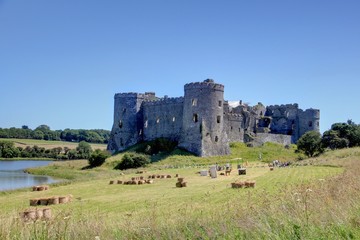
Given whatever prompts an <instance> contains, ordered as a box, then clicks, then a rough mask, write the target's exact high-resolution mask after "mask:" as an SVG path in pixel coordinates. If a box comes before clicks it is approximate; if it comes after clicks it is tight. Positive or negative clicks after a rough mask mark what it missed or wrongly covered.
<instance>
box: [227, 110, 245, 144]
mask: <svg viewBox="0 0 360 240" xmlns="http://www.w3.org/2000/svg"><path fill="white" fill-rule="evenodd" d="M226 118H227V122H226V133H227V135H228V138H229V141H230V142H244V119H243V115H242V114H227V115H226Z"/></svg>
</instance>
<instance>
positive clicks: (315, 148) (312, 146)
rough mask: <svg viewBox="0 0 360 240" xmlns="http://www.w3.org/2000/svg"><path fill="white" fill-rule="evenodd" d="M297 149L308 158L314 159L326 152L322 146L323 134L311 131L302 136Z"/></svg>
mask: <svg viewBox="0 0 360 240" xmlns="http://www.w3.org/2000/svg"><path fill="white" fill-rule="evenodd" d="M297 147H298V149H299V150H300V151H303V152H304V153H305V155H306V156H308V157H313V156H315V155H317V154H320V153H322V152H323V151H324V150H323V147H322V144H321V134H320V133H319V132H316V131H309V132H306V133H305V134H304V135H302V136H301V137H300V139H299V140H298V141H297Z"/></svg>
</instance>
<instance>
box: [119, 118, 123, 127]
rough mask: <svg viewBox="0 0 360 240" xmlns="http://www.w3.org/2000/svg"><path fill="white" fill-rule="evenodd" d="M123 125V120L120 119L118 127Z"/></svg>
mask: <svg viewBox="0 0 360 240" xmlns="http://www.w3.org/2000/svg"><path fill="white" fill-rule="evenodd" d="M122 127H123V122H122V120H120V121H119V128H122Z"/></svg>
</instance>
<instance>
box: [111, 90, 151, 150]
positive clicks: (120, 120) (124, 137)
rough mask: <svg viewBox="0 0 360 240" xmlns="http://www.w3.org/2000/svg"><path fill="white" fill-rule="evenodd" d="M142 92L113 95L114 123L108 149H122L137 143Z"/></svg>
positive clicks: (140, 125)
mask: <svg viewBox="0 0 360 240" xmlns="http://www.w3.org/2000/svg"><path fill="white" fill-rule="evenodd" d="M144 97H145V96H144V94H139V93H117V94H115V96H114V102H115V103H114V123H113V127H112V130H111V134H110V140H109V144H108V150H110V151H112V152H115V151H121V150H124V149H125V148H127V147H130V146H132V145H134V144H136V143H138V142H139V141H140V140H141V138H142V122H141V120H142V116H141V114H142V113H141V112H140V107H141V104H142V102H143V101H144Z"/></svg>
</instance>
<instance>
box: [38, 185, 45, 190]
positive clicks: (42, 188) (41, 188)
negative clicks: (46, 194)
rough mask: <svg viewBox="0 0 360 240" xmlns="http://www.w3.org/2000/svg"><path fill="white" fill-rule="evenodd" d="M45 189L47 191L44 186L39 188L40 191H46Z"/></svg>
mask: <svg viewBox="0 0 360 240" xmlns="http://www.w3.org/2000/svg"><path fill="white" fill-rule="evenodd" d="M44 189H45V187H44V186H39V187H38V188H37V190H38V191H44Z"/></svg>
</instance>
